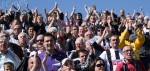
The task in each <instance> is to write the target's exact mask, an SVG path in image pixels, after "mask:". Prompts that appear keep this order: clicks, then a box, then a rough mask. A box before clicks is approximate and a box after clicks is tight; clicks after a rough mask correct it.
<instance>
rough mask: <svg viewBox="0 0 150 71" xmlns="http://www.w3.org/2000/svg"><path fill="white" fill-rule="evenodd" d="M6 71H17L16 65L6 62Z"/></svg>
mask: <svg viewBox="0 0 150 71" xmlns="http://www.w3.org/2000/svg"><path fill="white" fill-rule="evenodd" d="M4 71H15V69H14V64H13V63H12V62H5V63H4Z"/></svg>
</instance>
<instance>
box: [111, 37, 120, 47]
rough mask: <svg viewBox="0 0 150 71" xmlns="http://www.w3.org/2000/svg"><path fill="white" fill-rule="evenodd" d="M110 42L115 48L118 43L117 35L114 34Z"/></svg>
mask: <svg viewBox="0 0 150 71" xmlns="http://www.w3.org/2000/svg"><path fill="white" fill-rule="evenodd" d="M110 44H111V46H112V48H117V47H118V45H119V37H118V36H117V35H114V36H112V37H111V38H110Z"/></svg>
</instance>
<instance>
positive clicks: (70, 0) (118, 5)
mask: <svg viewBox="0 0 150 71" xmlns="http://www.w3.org/2000/svg"><path fill="white" fill-rule="evenodd" d="M55 2H57V3H58V7H59V8H60V9H61V10H62V11H63V12H64V13H65V12H67V11H68V13H69V15H70V13H71V11H72V8H73V6H76V11H75V12H76V13H78V12H81V13H82V14H83V17H85V15H86V12H85V10H84V5H87V6H90V7H92V5H96V7H97V11H101V10H105V9H108V10H111V9H112V8H114V12H115V13H116V14H119V10H120V9H124V10H125V13H126V14H127V13H130V14H133V10H134V9H135V10H136V11H137V12H140V7H142V8H143V11H144V13H145V15H148V16H149V15H150V8H149V7H150V4H149V3H150V0H0V8H1V9H3V10H6V9H9V8H10V6H11V4H12V3H14V4H16V5H18V4H19V5H20V6H21V10H23V9H25V4H26V3H28V4H29V9H34V8H37V9H38V11H39V12H41V13H44V8H46V9H47V11H49V10H51V9H52V8H53V7H54V4H55Z"/></svg>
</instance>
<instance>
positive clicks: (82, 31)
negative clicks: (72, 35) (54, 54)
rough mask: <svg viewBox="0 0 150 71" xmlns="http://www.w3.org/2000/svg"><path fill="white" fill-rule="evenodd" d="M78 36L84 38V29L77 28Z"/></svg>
mask: <svg viewBox="0 0 150 71" xmlns="http://www.w3.org/2000/svg"><path fill="white" fill-rule="evenodd" d="M79 36H82V37H84V28H83V27H79Z"/></svg>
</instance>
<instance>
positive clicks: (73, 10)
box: [70, 6, 76, 18]
mask: <svg viewBox="0 0 150 71" xmlns="http://www.w3.org/2000/svg"><path fill="white" fill-rule="evenodd" d="M75 10H76V7H75V6H73V9H72V12H71V15H70V17H72V18H73V14H74V12H75Z"/></svg>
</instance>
